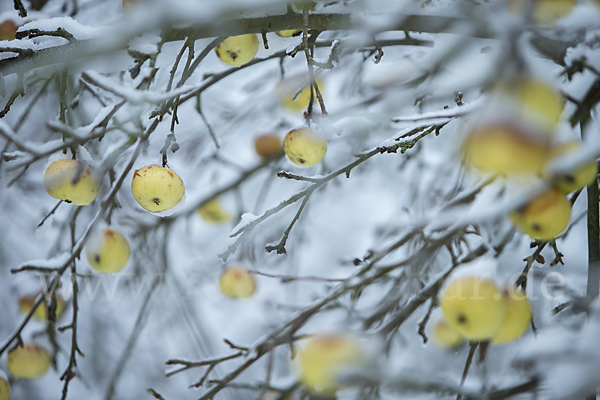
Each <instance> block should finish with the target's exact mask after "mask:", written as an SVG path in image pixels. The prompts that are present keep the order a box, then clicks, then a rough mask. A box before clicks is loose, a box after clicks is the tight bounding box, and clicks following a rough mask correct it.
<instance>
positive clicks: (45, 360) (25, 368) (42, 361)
mask: <svg viewBox="0 0 600 400" xmlns="http://www.w3.org/2000/svg"><path fill="white" fill-rule="evenodd" d="M6 367H7V368H8V371H9V372H10V373H11V375H12V376H14V377H15V378H24V379H35V378H39V377H40V376H42V375H44V374H45V373H46V371H48V368H50V354H48V350H46V349H45V348H44V347H42V346H40V345H38V344H35V343H25V344H23V347H16V348H14V349H13V350H11V351H10V352H9V353H8V356H7V357H6Z"/></svg>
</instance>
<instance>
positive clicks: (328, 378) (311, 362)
mask: <svg viewBox="0 0 600 400" xmlns="http://www.w3.org/2000/svg"><path fill="white" fill-rule="evenodd" d="M364 361H365V351H364V350H363V348H362V345H361V343H360V342H359V341H358V339H357V338H355V337H353V336H350V335H346V334H328V335H325V334H324V335H319V336H315V337H314V338H312V339H309V342H308V343H307V344H306V345H305V346H303V347H302V348H301V349H300V350H299V352H298V364H297V366H298V372H299V375H300V382H301V383H302V384H303V385H304V386H306V388H307V389H308V390H310V391H312V392H314V393H317V394H319V395H321V396H332V395H334V394H335V392H336V391H337V390H338V389H340V388H341V387H342V386H343V385H342V384H341V383H340V382H339V378H340V375H342V374H343V373H344V372H346V371H350V370H352V369H360V368H361V367H364Z"/></svg>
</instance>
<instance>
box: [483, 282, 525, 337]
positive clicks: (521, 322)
mask: <svg viewBox="0 0 600 400" xmlns="http://www.w3.org/2000/svg"><path fill="white" fill-rule="evenodd" d="M504 297H505V299H506V317H504V322H502V326H501V327H500V330H499V331H498V332H497V333H496V334H495V335H494V337H492V343H506V342H510V341H513V340H516V339H518V338H520V337H521V336H522V335H523V334H524V333H525V331H527V329H528V328H529V326H530V325H531V318H533V313H532V311H531V304H530V303H529V300H528V299H527V295H526V294H525V292H524V291H523V290H522V289H516V290H514V289H509V290H508V291H507V293H506V294H505V296H504Z"/></svg>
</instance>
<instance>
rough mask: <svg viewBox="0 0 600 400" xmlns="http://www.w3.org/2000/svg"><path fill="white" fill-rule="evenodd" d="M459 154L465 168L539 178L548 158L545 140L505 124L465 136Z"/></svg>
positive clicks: (483, 128) (548, 148) (484, 126)
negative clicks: (461, 156) (537, 176)
mask: <svg viewBox="0 0 600 400" xmlns="http://www.w3.org/2000/svg"><path fill="white" fill-rule="evenodd" d="M462 150H463V162H464V163H465V164H466V165H468V166H470V167H473V168H476V169H478V170H480V171H482V172H488V173H493V174H498V175H507V174H533V175H539V174H540V173H541V172H542V171H543V168H544V167H545V165H546V163H547V162H548V161H549V159H550V157H551V143H550V140H549V138H548V140H546V139H545V138H541V137H537V136H534V135H533V134H530V133H529V132H525V131H523V130H522V129H521V128H519V127H518V126H517V125H512V124H509V123H508V122H503V123H492V124H490V125H479V126H477V127H476V128H475V129H474V130H472V131H470V132H469V133H468V135H467V138H466V140H465V141H464V143H463V148H462Z"/></svg>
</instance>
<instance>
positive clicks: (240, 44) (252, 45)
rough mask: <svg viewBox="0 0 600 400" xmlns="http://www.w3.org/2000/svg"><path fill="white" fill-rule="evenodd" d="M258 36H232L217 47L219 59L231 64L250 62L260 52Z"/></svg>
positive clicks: (216, 51)
mask: <svg viewBox="0 0 600 400" xmlns="http://www.w3.org/2000/svg"><path fill="white" fill-rule="evenodd" d="M258 45H259V42H258V37H257V36H256V35H255V34H253V33H252V34H248V35H239V36H230V37H228V38H227V39H225V40H223V41H222V42H221V43H219V44H218V45H217V46H216V47H215V53H216V54H217V57H219V59H220V60H221V61H223V62H225V63H227V64H229V65H236V66H240V65H244V64H248V63H249V62H250V61H252V59H253V58H254V57H255V56H256V53H258Z"/></svg>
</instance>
